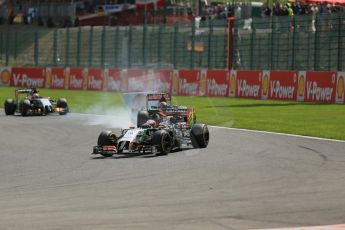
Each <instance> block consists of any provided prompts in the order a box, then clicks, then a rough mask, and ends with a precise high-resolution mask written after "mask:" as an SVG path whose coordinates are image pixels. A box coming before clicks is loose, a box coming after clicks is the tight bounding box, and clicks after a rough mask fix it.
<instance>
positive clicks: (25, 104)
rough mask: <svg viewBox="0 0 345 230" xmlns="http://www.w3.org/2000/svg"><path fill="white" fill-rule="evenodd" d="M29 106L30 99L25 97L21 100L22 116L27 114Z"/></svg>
mask: <svg viewBox="0 0 345 230" xmlns="http://www.w3.org/2000/svg"><path fill="white" fill-rule="evenodd" d="M30 108H31V104H30V101H29V100H27V99H25V100H23V101H22V111H21V114H22V116H24V117H25V116H27V115H28V111H29V110H30Z"/></svg>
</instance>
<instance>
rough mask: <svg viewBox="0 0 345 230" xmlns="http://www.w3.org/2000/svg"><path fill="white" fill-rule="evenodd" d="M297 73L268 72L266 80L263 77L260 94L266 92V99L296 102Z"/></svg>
mask: <svg viewBox="0 0 345 230" xmlns="http://www.w3.org/2000/svg"><path fill="white" fill-rule="evenodd" d="M297 78H298V72H297V71H270V74H269V76H268V79H266V76H265V75H264V77H263V82H262V94H265V93H266V92H268V99H272V100H292V101H296V100H297V89H298V85H297V84H298V82H297Z"/></svg>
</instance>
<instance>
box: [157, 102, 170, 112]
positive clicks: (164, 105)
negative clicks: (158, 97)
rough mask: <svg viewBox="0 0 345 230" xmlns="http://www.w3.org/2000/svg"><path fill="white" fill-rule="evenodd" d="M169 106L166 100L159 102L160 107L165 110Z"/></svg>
mask: <svg viewBox="0 0 345 230" xmlns="http://www.w3.org/2000/svg"><path fill="white" fill-rule="evenodd" d="M167 107H168V104H167V103H166V102H165V101H162V102H160V103H159V108H160V109H162V110H165V109H166V108H167Z"/></svg>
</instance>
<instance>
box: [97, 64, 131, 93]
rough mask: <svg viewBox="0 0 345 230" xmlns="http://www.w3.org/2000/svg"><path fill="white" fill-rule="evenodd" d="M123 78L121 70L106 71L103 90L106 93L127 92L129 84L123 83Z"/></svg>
mask: <svg viewBox="0 0 345 230" xmlns="http://www.w3.org/2000/svg"><path fill="white" fill-rule="evenodd" d="M121 76H122V75H121V69H105V70H104V85H103V86H104V87H103V89H104V90H106V91H115V92H126V91H127V84H126V85H125V84H123V83H122V79H121ZM124 87H126V88H124Z"/></svg>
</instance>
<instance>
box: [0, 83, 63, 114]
mask: <svg viewBox="0 0 345 230" xmlns="http://www.w3.org/2000/svg"><path fill="white" fill-rule="evenodd" d="M23 94H25V95H26V96H25V97H24V98H22V97H20V95H23ZM4 108H5V114H6V115H14V114H15V113H19V114H21V115H22V116H28V115H47V114H49V113H54V112H56V113H59V114H60V115H65V114H67V113H68V105H67V101H66V99H65V98H60V99H58V100H56V99H52V98H44V97H40V96H39V95H38V91H37V90H36V89H35V88H32V89H16V90H15V99H7V100H6V101H5V104H4Z"/></svg>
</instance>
